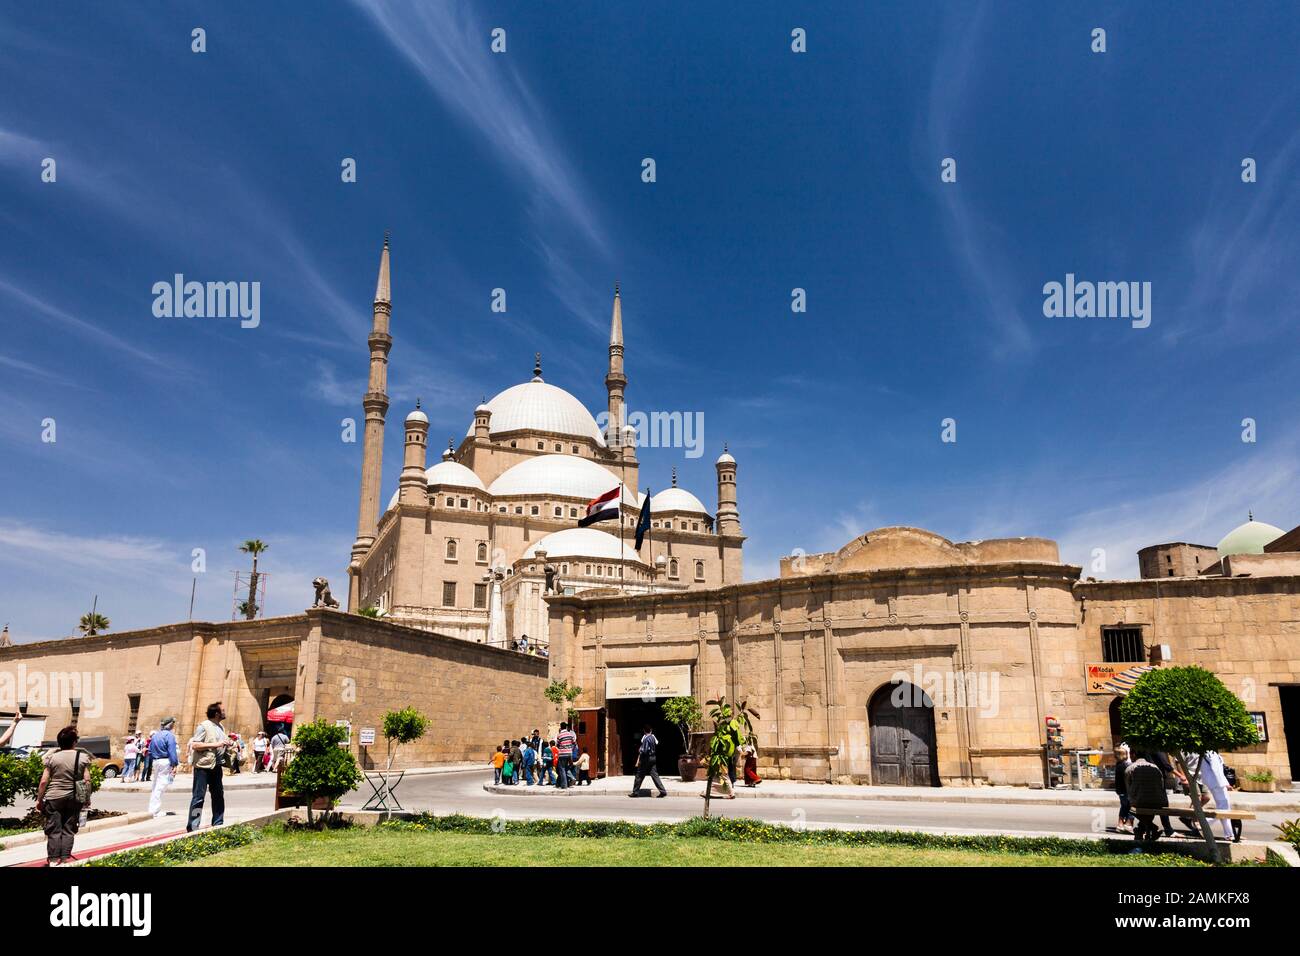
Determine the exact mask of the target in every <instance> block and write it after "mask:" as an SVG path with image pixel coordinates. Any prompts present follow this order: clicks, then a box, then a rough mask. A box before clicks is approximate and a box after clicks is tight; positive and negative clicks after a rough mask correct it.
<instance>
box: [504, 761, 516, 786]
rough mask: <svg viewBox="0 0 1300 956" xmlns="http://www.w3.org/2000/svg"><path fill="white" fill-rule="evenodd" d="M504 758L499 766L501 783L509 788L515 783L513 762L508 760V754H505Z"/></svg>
mask: <svg viewBox="0 0 1300 956" xmlns="http://www.w3.org/2000/svg"><path fill="white" fill-rule="evenodd" d="M505 758H506V759H505V761H504V762H503V763H502V764H501V782H502V783H504V784H505V785H506V786H507V787H509V786H512V785H513V784H514V782H515V762H514V761H513V760H511V759H510V755H509V754H506V755H505Z"/></svg>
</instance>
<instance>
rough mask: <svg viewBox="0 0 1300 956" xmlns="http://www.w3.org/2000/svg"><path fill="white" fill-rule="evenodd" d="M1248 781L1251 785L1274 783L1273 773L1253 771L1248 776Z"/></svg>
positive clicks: (1266, 770) (1265, 770)
mask: <svg viewBox="0 0 1300 956" xmlns="http://www.w3.org/2000/svg"><path fill="white" fill-rule="evenodd" d="M1246 779H1247V780H1249V781H1250V782H1251V783H1272V782H1273V771H1272V770H1268V769H1264V770H1252V771H1251V772H1250V773H1248V774H1246Z"/></svg>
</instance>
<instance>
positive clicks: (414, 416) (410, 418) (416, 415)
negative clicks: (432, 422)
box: [406, 408, 429, 425]
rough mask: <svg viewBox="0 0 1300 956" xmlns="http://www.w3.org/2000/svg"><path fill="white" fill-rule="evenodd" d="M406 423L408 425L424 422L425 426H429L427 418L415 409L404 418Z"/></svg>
mask: <svg viewBox="0 0 1300 956" xmlns="http://www.w3.org/2000/svg"><path fill="white" fill-rule="evenodd" d="M406 421H407V423H408V424H409V423H411V422H424V424H426V425H427V424H429V416H428V415H426V414H424V412H422V411H420V410H419V409H418V408H417V409H415V410H414V411H413V412H411V414H409V415H407V416H406Z"/></svg>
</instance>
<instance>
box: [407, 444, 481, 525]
mask: <svg viewBox="0 0 1300 956" xmlns="http://www.w3.org/2000/svg"><path fill="white" fill-rule="evenodd" d="M444 454H445V453H444ZM424 481H425V484H427V485H428V486H429V487H430V488H433V487H442V488H473V489H474V490H475V491H485V490H486V489H485V488H484V487H483V482H482V481H481V480H480V479H479V476H478V475H476V474H474V472H472V471H470V470H469V469H468V468H466V467H465V466H464V465H462V464H461V463H460V462H458V461H447V460H445V459H444V460H443V461H440V462H438V464H436V465H434V466H433V467H432V468H428V469H426V470H425V472H424ZM400 493H401V492H400V490H399V491H394V492H393V497H392V498H390V499H388V507H387V508H385V509H384V510H385V511H388V510H389V508H392V507H393V506H394V505H395V504H397V496H398V495H399V494H400Z"/></svg>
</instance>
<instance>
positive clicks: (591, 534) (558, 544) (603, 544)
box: [523, 528, 641, 561]
mask: <svg viewBox="0 0 1300 956" xmlns="http://www.w3.org/2000/svg"><path fill="white" fill-rule="evenodd" d="M538 551H545V552H546V559H547V560H548V561H550V560H551V559H553V558H595V559H596V560H598V561H617V560H618V556H619V541H618V538H616V537H614V536H613V535H612V534H610V533H609V532H607V531H597V530H596V529H595V528H565V529H564V530H563V531H556V532H553V533H552V534H548V535H547V536H546V537H544V538H541V539H539V540H537V541H536V542H534V543H533V544H532V545H530V546H529V548H528V550H527V551H525V552H524V555H523V556H524V558H525V559H527V558H535V557H537V552H538ZM622 553H623V560H625V561H640V560H641V556H640V555H639V554H637V553H636V552H635V551H633V550H632V549H631V548H630V547H629V546H628V545H626V544H624V545H623V551H622Z"/></svg>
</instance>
